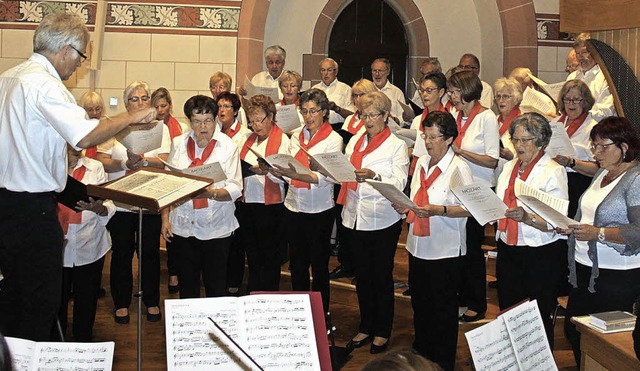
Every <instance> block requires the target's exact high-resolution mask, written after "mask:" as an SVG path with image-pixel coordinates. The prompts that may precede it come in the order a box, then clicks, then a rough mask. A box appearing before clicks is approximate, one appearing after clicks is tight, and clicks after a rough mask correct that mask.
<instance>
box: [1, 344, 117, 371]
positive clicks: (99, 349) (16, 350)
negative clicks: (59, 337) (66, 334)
mask: <svg viewBox="0 0 640 371" xmlns="http://www.w3.org/2000/svg"><path fill="white" fill-rule="evenodd" d="M6 340H7V345H8V346H9V349H10V350H11V356H12V358H13V367H14V370H19V371H32V370H33V371H35V370H38V371H49V370H51V371H53V370H68V369H73V370H111V368H112V366H113V352H114V348H115V343H114V342H112V341H110V342H103V343H56V342H35V341H31V340H24V339H18V338H12V337H7V338H6Z"/></svg>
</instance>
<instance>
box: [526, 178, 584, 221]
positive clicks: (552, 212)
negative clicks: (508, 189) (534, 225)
mask: <svg viewBox="0 0 640 371" xmlns="http://www.w3.org/2000/svg"><path fill="white" fill-rule="evenodd" d="M515 194H516V197H517V198H518V199H519V200H520V201H522V202H523V203H524V204H525V205H526V206H527V207H528V208H530V209H531V210H533V211H534V212H535V213H536V214H538V215H540V216H541V217H542V218H543V219H544V220H545V221H546V222H547V223H549V224H551V225H552V226H554V227H560V228H562V229H567V228H568V226H569V225H571V224H578V222H576V221H575V220H573V219H571V218H569V217H567V216H566V214H567V212H568V210H569V200H564V199H562V198H558V197H555V196H553V195H550V194H549V193H546V192H543V191H541V190H539V189H537V188H534V187H532V186H530V185H528V184H527V183H525V182H523V181H522V180H520V179H516V184H515Z"/></svg>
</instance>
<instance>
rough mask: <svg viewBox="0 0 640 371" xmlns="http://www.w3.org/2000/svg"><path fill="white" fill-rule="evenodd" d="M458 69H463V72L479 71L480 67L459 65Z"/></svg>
mask: <svg viewBox="0 0 640 371" xmlns="http://www.w3.org/2000/svg"><path fill="white" fill-rule="evenodd" d="M458 67H460V68H462V69H464V70H479V69H480V67H478V66H472V65H470V64H459V65H458Z"/></svg>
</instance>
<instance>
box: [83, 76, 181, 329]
mask: <svg viewBox="0 0 640 371" xmlns="http://www.w3.org/2000/svg"><path fill="white" fill-rule="evenodd" d="M123 99H124V102H125V104H126V105H125V107H126V109H127V111H128V112H135V111H139V110H143V109H147V108H149V107H151V96H150V90H149V85H148V84H147V83H146V82H144V81H134V82H132V83H131V84H129V86H127V87H126V88H125V90H124V94H123ZM160 125H162V145H161V146H160V148H158V149H154V150H153V151H150V152H147V153H143V154H137V153H132V152H131V151H128V150H127V149H126V148H125V146H124V145H122V144H121V143H120V142H118V141H117V140H116V139H115V138H112V139H110V140H109V141H107V142H105V143H102V144H101V145H99V146H98V154H97V156H96V160H99V161H100V162H102V164H103V165H104V169H105V171H106V172H107V175H108V176H109V181H112V180H116V179H119V178H121V177H123V176H124V175H125V174H126V172H127V171H129V170H138V169H140V168H142V167H143V166H150V167H155V168H158V169H163V168H164V164H163V163H162V161H160V159H162V160H167V157H168V156H169V151H170V149H171V137H170V134H169V129H168V128H167V126H166V125H163V124H162V123H160ZM116 206H118V207H117V208H116V210H117V211H116V214H115V215H114V216H113V218H111V220H110V221H109V224H108V225H107V229H109V232H110V233H111V243H112V246H111V275H110V280H111V296H112V297H113V304H114V307H115V308H114V319H115V321H116V323H119V324H127V323H129V305H130V304H131V294H132V291H133V275H132V272H131V261H132V259H133V253H134V251H135V249H136V246H137V243H136V242H135V241H136V233H137V232H138V215H137V208H136V209H135V212H133V211H134V210H132V209H131V207H130V206H128V205H122V204H117V203H116ZM142 233H143V235H142V255H143V256H144V259H142V272H143V274H142V290H143V292H144V296H143V297H142V301H143V303H144V305H145V306H146V307H147V320H149V321H151V322H157V321H160V319H162V317H161V315H160V307H159V304H160V239H159V238H158V235H159V234H160V215H158V214H147V215H145V216H144V218H142Z"/></svg>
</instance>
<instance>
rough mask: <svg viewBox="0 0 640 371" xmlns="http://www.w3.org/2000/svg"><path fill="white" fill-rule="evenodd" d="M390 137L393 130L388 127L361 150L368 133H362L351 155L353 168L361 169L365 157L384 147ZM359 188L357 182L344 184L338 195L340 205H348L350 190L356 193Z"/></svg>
mask: <svg viewBox="0 0 640 371" xmlns="http://www.w3.org/2000/svg"><path fill="white" fill-rule="evenodd" d="M390 136H391V130H390V129H389V127H388V126H387V127H385V128H384V130H382V131H381V132H380V133H378V134H376V135H375V136H374V137H373V138H371V140H370V141H369V143H367V146H366V147H365V149H363V150H361V149H360V148H362V144H363V143H364V139H365V138H366V137H367V133H362V135H361V136H360V138H358V141H357V142H356V145H355V146H354V147H353V153H352V154H351V158H350V159H349V160H350V161H351V163H352V164H353V167H355V168H356V169H361V168H362V159H363V158H364V156H366V155H368V154H369V153H371V152H373V151H375V150H376V149H378V147H380V145H382V143H384V141H385V140H387V138H389V137H390ZM357 188H358V183H357V182H348V183H343V184H342V188H340V194H339V195H338V203H339V204H340V205H346V204H347V196H348V195H349V192H348V190H349V189H352V190H354V191H355V190H356V189H357Z"/></svg>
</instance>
